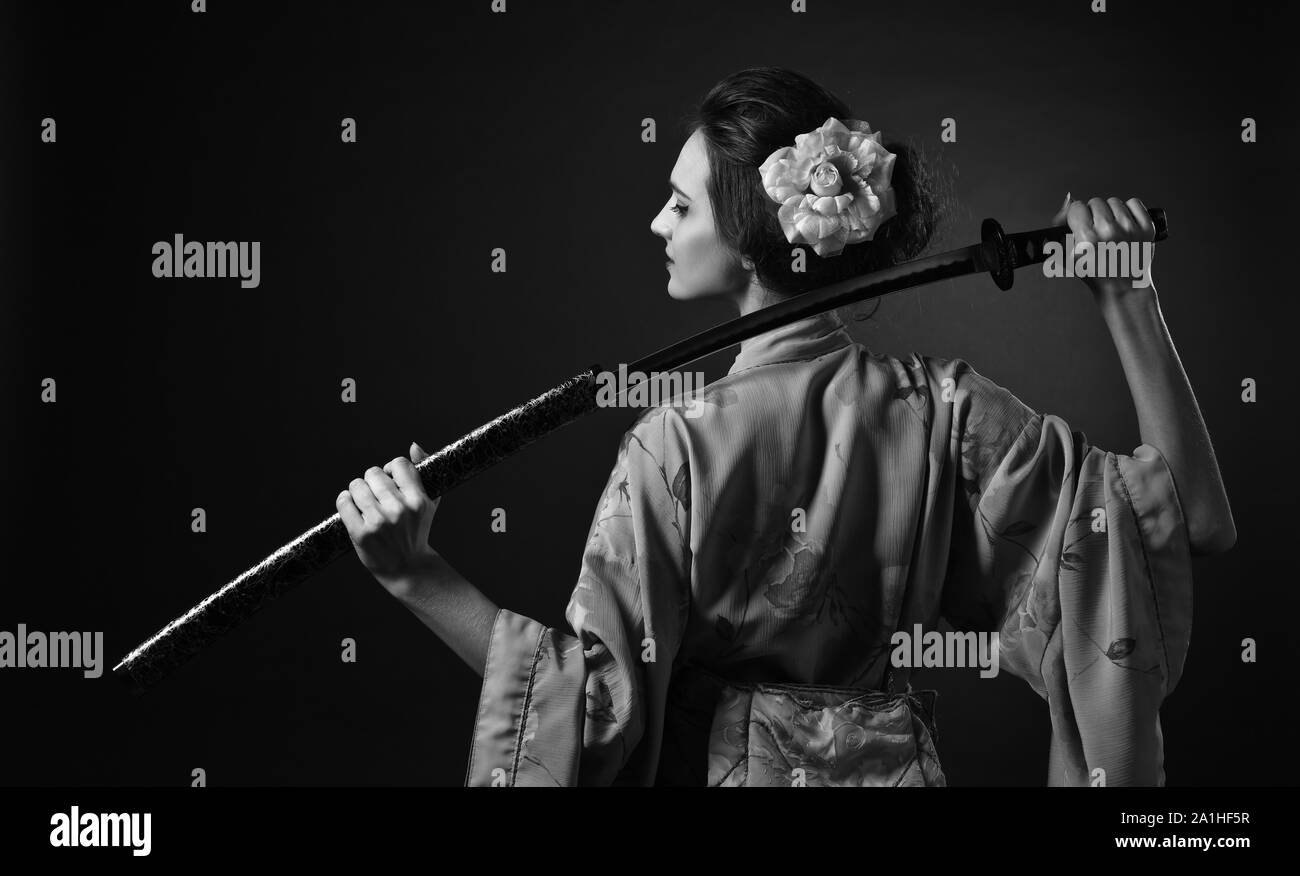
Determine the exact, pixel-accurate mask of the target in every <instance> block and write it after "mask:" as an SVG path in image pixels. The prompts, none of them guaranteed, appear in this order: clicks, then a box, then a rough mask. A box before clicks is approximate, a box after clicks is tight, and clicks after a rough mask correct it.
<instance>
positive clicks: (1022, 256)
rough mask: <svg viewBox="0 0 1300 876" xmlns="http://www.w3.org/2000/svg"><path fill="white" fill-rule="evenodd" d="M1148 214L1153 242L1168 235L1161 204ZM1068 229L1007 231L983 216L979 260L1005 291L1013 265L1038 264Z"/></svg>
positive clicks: (1060, 241) (1010, 282) (1055, 227)
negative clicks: (1010, 232) (1151, 226)
mask: <svg viewBox="0 0 1300 876" xmlns="http://www.w3.org/2000/svg"><path fill="white" fill-rule="evenodd" d="M1147 215H1148V216H1150V217H1151V224H1152V225H1153V226H1154V227H1155V231H1156V237H1155V241H1154V242H1155V243H1159V242H1160V241H1162V240H1165V239H1167V238H1168V237H1169V216H1168V215H1167V214H1166V213H1165V210H1164V208H1163V207H1148V208H1147ZM1069 233H1070V227H1069V226H1068V225H1053V226H1051V227H1050V228H1039V229H1038V230H1037V231H1021V232H1018V233H1016V234H1007V233H1006V232H1005V231H1003V230H1002V226H1001V225H1000V224H998V221H997V220H996V219H985V220H984V223H983V225H981V226H980V237H981V249H980V257H979V261H980V262H981V264H982V266H983V268H984V269H985V270H987V271H988V272H989V276H991V277H992V278H993V282H994V283H996V284H997V287H998V288H999V289H1001V290H1003V291H1004V292H1005V291H1006V290H1007V289H1010V288H1011V285H1012V283H1014V282H1015V271H1016V268H1023V267H1026V266H1027V265H1041V264H1042V263H1043V262H1045V261H1047V254H1046V253H1045V252H1043V249H1044V247H1045V246H1046V244H1048V243H1059V244H1064V243H1065V236H1066V235H1067V234H1069Z"/></svg>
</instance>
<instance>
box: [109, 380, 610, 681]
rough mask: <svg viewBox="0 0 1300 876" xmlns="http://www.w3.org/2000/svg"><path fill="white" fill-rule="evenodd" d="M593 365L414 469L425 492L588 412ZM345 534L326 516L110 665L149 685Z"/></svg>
mask: <svg viewBox="0 0 1300 876" xmlns="http://www.w3.org/2000/svg"><path fill="white" fill-rule="evenodd" d="M600 371H601V368H600V366H599V365H593V366H592V367H591V368H590V369H589V370H587V371H583V372H581V373H579V374H576V375H574V376H573V377H570V378H569V379H568V380H566V381H564V382H563V383H561V384H559V385H558V386H555V387H553V388H552V389H550V390H547V391H546V392H544V393H542V394H541V395H539V396H537V397H536V398H534V399H531V400H529V401H526V402H524V403H523V404H521V405H519V406H518V407H515V408H513V409H512V410H509V411H507V412H506V413H504V414H502V415H501V416H499V417H497V418H496V419H495V420H492V421H490V422H488V423H485V424H484V425H482V426H480V427H478V428H477V429H475V430H474V431H473V432H470V433H469V434H468V435H465V436H464V437H462V438H460V439H459V440H457V441H454V442H452V443H451V444H448V445H447V446H446V447H444V448H442V449H441V450H439V451H438V452H437V453H434V454H433V455H432V456H430V457H429V458H428V459H425V460H422V461H421V462H420V463H419V464H418V465H416V466H415V470H416V472H418V473H419V475H420V481H421V482H422V483H423V484H424V488H425V491H426V492H428V493H429V495H431V496H440V495H442V494H443V493H445V492H446V491H447V490H450V489H451V488H452V487H455V486H458V485H459V484H461V483H464V482H465V481H467V480H469V479H470V478H471V477H473V476H474V475H476V474H479V473H480V472H482V471H485V470H486V469H488V468H491V467H492V466H493V465H495V464H496V463H498V462H500V461H501V460H503V459H505V458H506V457H507V456H509V455H511V454H513V453H514V452H515V451H517V450H519V449H520V448H522V447H524V446H525V445H527V444H531V443H532V442H533V441H535V440H537V439H538V438H540V437H542V436H543V435H545V434H547V433H549V432H552V431H554V430H555V429H558V428H559V427H560V426H563V425H564V424H565V423H569V422H572V421H573V420H576V419H578V417H580V416H582V415H583V414H585V413H589V412H591V411H594V410H595V409H596V407H597V405H596V376H597V375H598V374H599V373H600ZM351 550H352V539H351V538H350V537H349V535H348V531H347V527H346V526H345V525H344V524H343V520H342V518H341V517H339V515H338V514H335V515H333V516H332V517H327V518H326V519H324V520H322V521H321V522H320V523H318V524H316V526H314V527H312V528H311V529H309V530H307V531H306V532H304V533H303V534H302V535H300V536H298V537H297V538H296V539H294V540H293V541H291V542H289V543H288V544H286V545H284V546H283V547H281V548H280V549H279V550H277V551H276V552H275V553H273V554H271V555H270V556H268V557H267V558H266V559H264V560H262V562H260V563H258V564H257V565H256V566H253V567H252V568H251V569H248V570H247V571H246V572H244V573H243V574H242V575H240V576H239V577H238V578H236V579H235V580H233V581H231V582H230V583H229V584H227V585H226V586H225V587H222V588H221V589H220V590H218V591H217V592H216V593H213V594H212V595H211V596H209V597H207V598H206V599H204V600H203V601H202V602H200V603H199V604H198V605H196V606H195V607H194V608H191V609H190V610H189V611H188V612H186V613H185V614H183V615H181V616H180V617H179V618H177V619H176V620H174V621H172V622H171V623H169V624H167V626H165V627H163V628H162V629H161V630H159V631H158V632H157V633H155V634H154V635H153V636H152V637H151V638H149V639H148V640H146V641H145V642H144V643H143V644H142V645H140V646H139V647H137V648H136V649H135V650H134V651H132V652H131V653H130V654H128V655H127V656H126V657H125V658H124V659H123V660H122V662H120V663H119V664H118V665H117V666H115V667H113V676H114V677H115V678H117V679H119V680H120V681H122V682H124V683H125V684H126V685H127V686H128V687H130V688H131V689H132V690H133V691H134V692H136V693H141V692H143V691H144V690H146V689H148V688H149V687H151V686H153V685H154V684H157V683H158V682H159V681H161V680H162V679H163V678H164V677H166V676H167V675H169V674H170V673H171V672H172V671H173V670H174V669H176V668H177V667H178V666H180V665H181V664H182V663H184V662H185V661H186V660H188V659H189V658H190V657H192V656H194V655H195V654H197V653H198V652H199V651H201V650H202V649H203V648H204V647H206V646H207V645H208V644H210V643H211V642H212V641H214V640H215V639H217V638H218V637H220V636H221V635H223V634H225V633H226V632H229V631H230V630H231V629H233V628H234V627H236V626H238V625H239V624H240V623H241V622H243V621H244V620H246V619H247V618H249V617H250V616H252V615H253V614H254V613H255V612H257V611H258V610H259V609H260V608H261V607H262V606H263V605H264V604H266V602H267V601H268V600H270V599H272V598H274V597H276V596H280V595H281V594H283V593H286V592H287V591H289V590H291V589H292V588H293V587H295V586H296V585H298V584H300V583H302V582H303V581H304V580H306V579H307V578H309V577H311V576H312V575H313V574H315V573H316V572H317V571H319V570H320V569H323V568H324V567H325V566H326V565H328V564H329V563H331V562H333V561H334V560H336V559H338V558H339V557H341V556H343V555H345V554H347V553H350V552H351Z"/></svg>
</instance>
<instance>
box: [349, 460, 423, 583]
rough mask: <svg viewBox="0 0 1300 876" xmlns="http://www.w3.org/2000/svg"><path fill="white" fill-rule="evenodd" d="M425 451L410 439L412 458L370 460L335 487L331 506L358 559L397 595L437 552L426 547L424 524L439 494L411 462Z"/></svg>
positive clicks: (421, 572)
mask: <svg viewBox="0 0 1300 876" xmlns="http://www.w3.org/2000/svg"><path fill="white" fill-rule="evenodd" d="M428 455H429V454H428V453H426V452H425V451H424V450H423V449H422V448H421V447H420V445H418V444H416V443H414V442H412V443H411V460H410V461H408V460H407V459H406V458H404V457H401V456H399V457H397V458H396V459H394V460H393V461H392V462H390V463H388V465H386V466H384V467H383V468H382V469H381V468H379V467H378V466H372V467H371V468H369V469H367V470H366V473H365V476H364V477H361V478H356V479H355V480H353V481H352V483H351V484H350V485H349V486H348V489H346V490H344V491H343V492H341V493H339V495H338V497H337V498H336V499H335V502H334V504H335V507H336V508H337V509H338V512H339V516H340V517H341V518H342V519H343V523H344V524H345V525H346V526H347V528H348V535H349V536H350V537H351V539H352V545H353V547H355V548H356V550H357V557H358V558H359V559H360V560H361V563H362V565H364V566H365V567H366V568H367V569H369V570H370V573H371V574H372V575H374V576H375V579H376V580H377V581H379V583H380V584H382V585H383V586H384V588H385V589H386V590H388V592H389V593H391V594H392V595H393V596H396V597H399V598H400V597H403V596H405V595H406V594H407V591H408V590H409V588H410V584H411V582H412V581H413V580H414V579H415V578H417V577H418V576H420V575H421V574H425V573H427V572H428V570H429V569H430V567H432V566H433V565H434V564H435V563H436V562H437V561H438V560H439V559H440V558H439V557H438V554H437V553H436V552H435V551H434V550H433V548H431V547H429V526H430V525H431V524H432V523H433V515H434V512H436V511H437V510H438V503H439V502H440V501H441V497H434V498H432V499H431V498H430V497H429V496H428V494H427V493H425V491H424V485H423V484H421V483H420V477H419V475H418V474H416V472H415V466H414V465H412V462H420V461H421V460H423V459H424V458H425V457H427V456H428Z"/></svg>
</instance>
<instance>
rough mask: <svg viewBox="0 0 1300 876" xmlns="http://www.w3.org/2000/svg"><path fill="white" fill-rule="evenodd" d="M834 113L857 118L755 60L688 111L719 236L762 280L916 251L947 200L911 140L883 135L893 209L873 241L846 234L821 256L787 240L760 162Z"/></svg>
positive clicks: (789, 287) (806, 278) (783, 287)
mask: <svg viewBox="0 0 1300 876" xmlns="http://www.w3.org/2000/svg"><path fill="white" fill-rule="evenodd" d="M830 116H834V117H835V118H837V119H839V120H841V121H844V120H845V119H849V118H856V117H855V116H853V114H852V111H851V110H850V109H849V107H848V105H847V104H845V103H844V102H843V101H841V100H840V99H839V98H837V97H835V95H833V94H831V93H830V92H829V91H827V90H826V89H824V88H822V87H821V86H820V85H818V84H817V83H815V82H813V81H812V80H811V79H808V78H807V77H805V76H801V75H800V74H798V73H795V72H794V71H793V70H787V69H784V68H781V67H753V68H750V69H748V70H741V71H740V72H738V73H733V74H732V75H730V76H728V77H726V78H725V79H723V80H722V81H721V82H719V83H718V84H717V85H715V86H713V88H712V89H710V90H709V93H708V94H707V95H705V97H704V99H703V100H702V101H701V102H700V105H699V107H698V108H697V109H696V110H695V111H694V112H693V113H691V114H689V115H688V116H687V117H686V119H685V124H686V127H687V135H688V136H689V135H690V134H693V133H695V131H697V130H698V131H700V132H701V135H702V136H703V138H704V143H705V149H706V151H707V153H708V158H709V179H708V184H707V189H708V195H709V201H710V203H711V205H712V208H713V215H714V222H715V224H716V225H717V229H718V236H719V237H720V238H721V239H722V241H723V242H724V243H725V244H727V245H728V246H729V247H730V248H731V250H732V251H733V252H734V253H736V254H738V255H744V256H748V257H749V258H750V259H752V260H753V262H754V270H755V273H756V274H757V275H758V280H759V282H760V283H762V285H763V286H764V287H766V288H768V289H770V290H772V291H773V292H775V293H777V294H778V295H781V296H783V297H787V296H791V295H797V294H799V293H801V292H806V291H808V290H809V289H815V288H817V287H819V286H824V285H826V284H829V283H834V282H836V281H837V280H842V279H846V278H848V277H851V276H855V275H858V274H864V273H867V272H870V271H875V270H880V269H881V268H886V267H889V266H890V265H894V264H897V263H899V262H903V261H907V260H909V259H913V258H916V257H917V256H918V255H920V254H921V253H922V252H924V250H925V249H926V247H927V246H928V245H929V244H930V242H931V240H932V239H933V238H934V237H935V236H936V233H937V230H938V226H939V220H940V217H941V215H942V213H941V210H943V209H946V207H947V200H948V196H947V195H946V194H941V191H940V190H941V189H943V188H944V186H943V185H942V181H941V180H940V179H939V177H938V175H937V174H936V173H935V172H934V171H933V169H932V168H931V167H930V166H929V164H928V163H927V161H926V159H925V157H924V156H923V154H922V153H921V152H920V151H918V150H917V149H916V148H914V147H913V146H912V145H910V144H904V143H898V142H890V141H885V142H884V144H883V145H884V146H885V148H886V149H888V150H889V151H890V152H893V153H894V154H895V155H897V158H896V159H895V162H894V170H893V175H892V177H891V185H892V186H893V189H894V193H895V197H896V198H897V209H898V213H897V215H895V216H894V217H892V218H891V219H889V220H888V221H887V222H885V223H884V224H883V225H881V226H880V227H879V228H878V229H877V230H876V233H875V236H874V237H873V238H872V239H871V240H870V241H863V242H861V243H856V244H849V245H847V246H845V247H844V249H843V250H842V251H841V252H840V254H839V255H836V256H828V257H826V258H823V257H821V256H819V255H817V253H816V252H814V251H813V248H812V247H811V246H805V245H804V244H791V243H789V242H788V241H787V240H786V237H785V233H784V232H783V231H782V230H781V224H780V222H779V221H778V220H777V210H778V205H777V204H776V203H775V202H773V201H772V200H771V199H770V198H769V197H768V196H767V192H766V191H764V189H763V184H762V179H761V178H760V176H759V173H758V167H759V165H761V164H762V163H763V162H764V161H765V160H766V159H767V157H768V156H769V155H771V154H772V153H773V152H775V151H776V150H777V149H780V148H781V147H782V146H793V145H794V138H795V135H796V134H802V133H806V132H808V131H811V130H813V129H815V128H818V127H820V126H821V125H822V123H824V122H825V121H826V119H827V118H828V117H830ZM872 121H873V128H875V127H876V125H875V120H874V119H873V120H872ZM881 127H883V126H881ZM795 247H800V248H802V249H804V250H805V251H806V253H807V255H806V256H805V258H804V271H803V272H802V273H797V272H795V271H793V270H791V260H792V259H791V252H792V250H793V249H794V248H795Z"/></svg>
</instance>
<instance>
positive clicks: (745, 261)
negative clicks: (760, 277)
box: [740, 255, 754, 271]
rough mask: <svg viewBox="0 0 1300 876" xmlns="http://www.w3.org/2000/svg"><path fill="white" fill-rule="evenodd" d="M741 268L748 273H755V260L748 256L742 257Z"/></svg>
mask: <svg viewBox="0 0 1300 876" xmlns="http://www.w3.org/2000/svg"><path fill="white" fill-rule="evenodd" d="M740 266H741V267H742V268H744V269H745V270H746V271H753V270H754V260H753V259H751V258H750V257H749V256H747V255H743V256H741V257H740Z"/></svg>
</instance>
